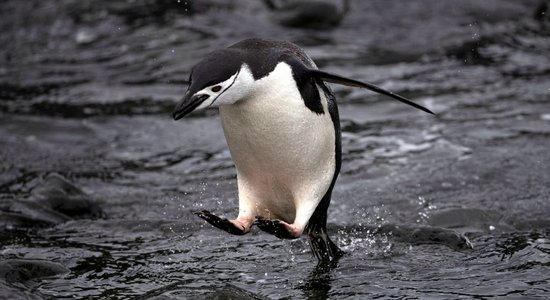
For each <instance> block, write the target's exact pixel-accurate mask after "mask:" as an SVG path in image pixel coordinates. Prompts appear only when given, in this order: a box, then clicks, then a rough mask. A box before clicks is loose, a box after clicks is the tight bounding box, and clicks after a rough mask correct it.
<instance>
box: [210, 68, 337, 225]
mask: <svg viewBox="0 0 550 300" xmlns="http://www.w3.org/2000/svg"><path fill="white" fill-rule="evenodd" d="M279 66H281V67H279ZM279 66H278V67H277V68H276V69H275V71H273V73H272V74H270V75H269V76H268V77H266V78H264V79H262V80H260V81H263V82H262V83H261V84H265V85H266V88H264V89H261V90H263V91H265V90H269V92H268V93H262V95H261V97H260V95H258V96H259V97H254V98H249V99H244V100H241V101H239V102H237V103H235V104H232V105H222V106H220V116H221V120H222V125H223V129H224V133H225V137H226V140H227V144H228V146H229V149H230V152H231V156H232V158H233V161H234V162H235V166H236V169H237V180H238V188H239V210H240V214H243V213H245V214H248V215H251V214H252V215H262V216H264V217H268V218H279V219H282V220H284V221H286V222H290V223H292V222H294V221H295V218H296V217H297V213H296V211H297V210H298V211H299V213H298V214H300V215H304V214H305V215H304V217H307V218H308V219H309V217H310V216H311V214H312V213H313V210H314V209H315V207H316V206H317V204H318V203H319V201H320V200H321V199H322V197H323V196H324V195H325V193H326V192H327V190H328V188H329V186H330V184H331V182H332V178H333V176H334V170H335V132H334V125H333V123H332V120H331V118H330V115H329V112H328V109H327V100H326V97H325V96H324V93H323V91H320V94H321V100H322V102H323V107H324V110H325V113H324V114H322V115H318V114H315V113H314V112H312V111H311V110H309V109H308V108H307V107H306V106H305V104H304V102H303V100H302V99H301V97H300V93H299V91H298V89H297V88H296V86H295V85H294V82H293V81H291V82H290V83H288V85H287V86H281V85H280V84H281V81H284V80H285V79H284V78H292V77H289V76H292V75H291V74H289V73H287V74H285V72H290V68H289V67H288V66H286V65H284V64H281V65H279ZM279 68H281V69H280V70H278V69H279ZM278 76H279V77H280V78H278ZM274 82H278V83H279V85H274ZM292 85H294V87H293V88H292ZM269 87H273V88H269ZM298 217H299V216H298ZM302 221H304V220H302ZM305 222H306V223H307V220H305Z"/></svg>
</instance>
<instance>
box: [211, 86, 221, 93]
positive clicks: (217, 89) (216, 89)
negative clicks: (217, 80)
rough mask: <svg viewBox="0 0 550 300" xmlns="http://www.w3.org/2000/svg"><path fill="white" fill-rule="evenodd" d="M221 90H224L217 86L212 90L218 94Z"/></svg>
mask: <svg viewBox="0 0 550 300" xmlns="http://www.w3.org/2000/svg"><path fill="white" fill-rule="evenodd" d="M221 89H222V87H221V86H219V85H216V86H215V87H213V88H212V92H214V93H217V92H219V91H220V90H221Z"/></svg>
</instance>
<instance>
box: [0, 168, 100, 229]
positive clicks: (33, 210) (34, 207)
mask: <svg viewBox="0 0 550 300" xmlns="http://www.w3.org/2000/svg"><path fill="white" fill-rule="evenodd" d="M101 216H102V211H101V208H100V206H99V204H98V203H97V201H95V200H94V199H93V198H92V197H90V196H89V195H87V194H86V193H84V192H83V191H82V190H81V189H80V188H78V187H77V186H75V185H74V184H73V183H71V182H69V181H68V180H67V179H65V178H64V177H62V176H61V175H59V174H50V175H48V176H46V178H45V179H44V180H43V182H42V183H40V184H39V185H38V186H36V187H35V188H34V189H33V190H32V191H31V195H30V196H29V197H28V198H27V199H22V200H14V201H13V202H12V203H11V205H9V208H8V209H7V211H3V212H0V226H2V227H4V228H6V229H14V228H24V227H45V226H52V225H56V224H60V223H63V222H67V221H69V220H73V219H87V218H91V219H94V218H98V217H101Z"/></svg>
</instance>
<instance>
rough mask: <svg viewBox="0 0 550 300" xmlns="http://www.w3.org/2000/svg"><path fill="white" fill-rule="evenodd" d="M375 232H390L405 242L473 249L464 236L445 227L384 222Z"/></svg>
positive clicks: (456, 248)
mask: <svg viewBox="0 0 550 300" xmlns="http://www.w3.org/2000/svg"><path fill="white" fill-rule="evenodd" d="M377 233H383V234H391V235H392V236H393V237H395V238H397V239H398V240H400V241H402V242H405V243H411V244H441V245H444V246H448V247H450V248H452V249H455V250H466V249H473V245H472V243H471V242H470V240H468V238H467V237H466V236H464V235H462V234H460V233H458V232H456V231H454V230H449V229H445V228H439V227H428V226H426V227H411V226H402V225H394V224H386V225H383V226H381V227H380V228H379V229H378V230H377Z"/></svg>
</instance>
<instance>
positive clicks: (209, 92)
mask: <svg viewBox="0 0 550 300" xmlns="http://www.w3.org/2000/svg"><path fill="white" fill-rule="evenodd" d="M242 67H243V61H242V60H241V59H240V55H239V53H238V52H237V51H233V50H231V49H223V50H218V51H215V52H212V53H210V54H208V55H207V56H206V57H205V58H204V59H203V60H201V61H200V62H199V63H198V64H196V65H195V66H194V67H193V69H192V71H191V75H190V76H189V88H188V89H187V92H186V93H185V96H184V98H183V99H182V100H181V102H180V103H179V104H178V105H177V106H176V108H175V110H174V114H173V117H174V119H175V120H178V119H180V118H182V117H184V116H185V115H187V114H189V113H190V112H192V111H193V110H196V109H202V108H206V107H209V106H218V105H219V104H222V103H221V102H223V103H226V102H231V101H233V102H234V101H236V100H238V99H233V98H234V97H229V98H227V97H222V95H223V94H227V92H228V90H229V88H231V87H233V85H234V83H235V81H236V80H237V77H238V75H239V72H240V70H241V68H242ZM226 96H227V95H226ZM232 96H234V95H232ZM222 98H223V100H224V101H221V102H220V100H222ZM226 98H227V99H226Z"/></svg>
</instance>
